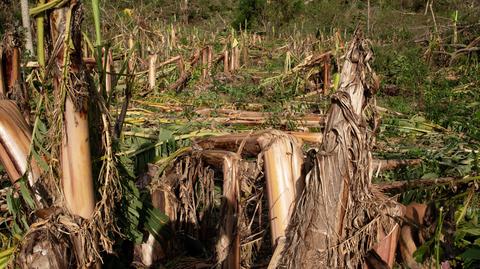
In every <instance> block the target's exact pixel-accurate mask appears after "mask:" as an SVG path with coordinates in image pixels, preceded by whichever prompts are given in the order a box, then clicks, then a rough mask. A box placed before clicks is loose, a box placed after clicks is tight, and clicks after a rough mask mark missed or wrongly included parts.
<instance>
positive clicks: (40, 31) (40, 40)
mask: <svg viewBox="0 0 480 269" xmlns="http://www.w3.org/2000/svg"><path fill="white" fill-rule="evenodd" d="M39 4H40V6H41V5H43V4H45V0H39ZM44 21H45V17H44V14H41V15H39V16H37V59H38V64H39V65H40V68H41V69H42V71H41V73H42V76H43V68H45V47H44V41H45V35H44V33H45V28H44Z"/></svg>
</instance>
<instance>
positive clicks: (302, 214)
mask: <svg viewBox="0 0 480 269" xmlns="http://www.w3.org/2000/svg"><path fill="white" fill-rule="evenodd" d="M371 58H372V53H371V51H370V49H369V47H368V42H367V41H366V40H364V39H363V37H362V35H361V33H360V32H358V31H357V32H356V34H355V36H354V38H353V40H352V42H351V43H350V46H349V49H348V52H347V54H346V56H345V63H344V65H343V68H342V73H341V82H340V89H339V91H338V92H337V93H336V94H335V95H334V96H333V98H332V106H331V107H330V110H329V113H328V117H327V121H326V127H325V132H324V139H323V142H322V145H321V146H320V148H319V152H318V153H317V154H316V156H315V158H313V160H311V162H312V163H313V168H312V169H311V170H310V171H309V172H308V173H307V175H306V187H305V191H304V192H303V194H302V196H301V197H300V200H299V202H298V206H297V207H296V209H295V213H294V215H293V217H292V220H291V222H290V225H289V230H288V233H287V242H286V247H285V251H284V252H283V257H282V260H281V265H280V268H357V267H358V266H361V264H362V263H363V261H364V255H365V253H366V252H367V251H368V250H370V249H372V248H373V247H374V245H375V243H376V242H377V241H378V240H379V239H380V238H379V236H378V231H379V230H381V229H383V230H384V231H386V233H389V232H390V231H391V230H392V229H393V227H394V225H395V222H394V221H393V220H392V219H390V218H389V217H387V216H395V215H398V214H400V209H399V208H397V206H396V204H395V203H394V202H392V201H390V200H388V199H387V198H386V197H384V196H382V195H381V194H380V193H378V192H375V191H373V190H372V189H371V177H372V156H371V149H372V146H373V141H374V140H373V138H372V135H371V133H372V132H371V130H369V129H368V128H367V122H366V119H365V115H364V110H365V108H366V107H367V105H368V101H369V99H370V98H371V97H372V96H373V94H374V93H375V89H376V86H377V82H376V81H375V75H374V74H373V72H372V70H371V69H370V66H369V61H370V59H371ZM375 128H376V126H375V121H374V126H373V129H375Z"/></svg>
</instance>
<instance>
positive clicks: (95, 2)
mask: <svg viewBox="0 0 480 269" xmlns="http://www.w3.org/2000/svg"><path fill="white" fill-rule="evenodd" d="M92 9H93V22H94V24H95V46H96V47H97V48H99V47H100V45H101V44H102V33H101V32H100V5H99V0H92Z"/></svg>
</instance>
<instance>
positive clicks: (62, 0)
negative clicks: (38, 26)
mask: <svg viewBox="0 0 480 269" xmlns="http://www.w3.org/2000/svg"><path fill="white" fill-rule="evenodd" d="M42 2H43V3H42ZM67 2H68V0H53V1H51V2H48V3H45V1H40V5H38V6H36V7H34V8H31V9H30V11H29V13H30V16H36V15H37V14H40V13H42V12H44V11H47V10H49V9H52V8H57V7H61V6H63V5H64V4H66V3H67Z"/></svg>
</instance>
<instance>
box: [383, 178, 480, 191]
mask: <svg viewBox="0 0 480 269" xmlns="http://www.w3.org/2000/svg"><path fill="white" fill-rule="evenodd" d="M476 180H480V176H476V177H464V178H455V177H442V178H429V179H414V180H403V181H394V182H388V183H378V184H376V186H377V187H378V189H380V190H381V191H382V192H399V191H402V190H407V189H415V188H421V187H429V186H433V185H436V186H440V185H459V184H466V183H469V182H472V181H476Z"/></svg>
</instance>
